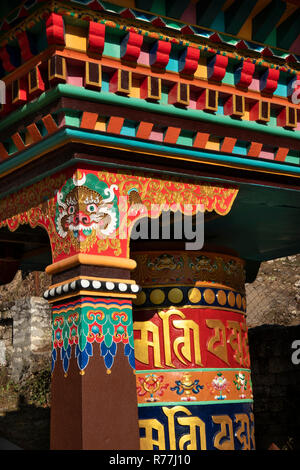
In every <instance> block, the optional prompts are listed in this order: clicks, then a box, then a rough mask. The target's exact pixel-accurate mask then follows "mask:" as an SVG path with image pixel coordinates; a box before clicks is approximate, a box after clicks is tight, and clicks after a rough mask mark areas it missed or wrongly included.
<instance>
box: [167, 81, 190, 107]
mask: <svg viewBox="0 0 300 470" xmlns="http://www.w3.org/2000/svg"><path fill="white" fill-rule="evenodd" d="M168 103H169V104H176V105H180V106H188V105H189V104H190V86H189V85H187V84H185V83H175V85H173V86H172V88H171V89H170V91H169V95H168Z"/></svg>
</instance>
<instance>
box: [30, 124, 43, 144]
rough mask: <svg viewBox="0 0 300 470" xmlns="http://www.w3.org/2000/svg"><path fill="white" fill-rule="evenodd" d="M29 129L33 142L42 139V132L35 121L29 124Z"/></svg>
mask: <svg viewBox="0 0 300 470" xmlns="http://www.w3.org/2000/svg"><path fill="white" fill-rule="evenodd" d="M27 130H28V132H29V134H30V136H31V139H32V141H33V142H38V141H39V140H42V136H41V133H40V131H39V130H38V128H37V126H36V125H35V124H34V123H33V124H30V125H29V126H27Z"/></svg>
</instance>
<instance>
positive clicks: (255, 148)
mask: <svg viewBox="0 0 300 470" xmlns="http://www.w3.org/2000/svg"><path fill="white" fill-rule="evenodd" d="M262 146H263V144H261V143H259V142H251V145H250V148H249V150H248V153H247V156H248V157H258V156H259V154H260V152H261V149H262Z"/></svg>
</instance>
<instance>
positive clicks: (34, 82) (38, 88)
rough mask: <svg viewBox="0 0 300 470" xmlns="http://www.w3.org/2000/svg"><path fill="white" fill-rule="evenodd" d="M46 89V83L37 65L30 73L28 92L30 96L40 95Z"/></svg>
mask: <svg viewBox="0 0 300 470" xmlns="http://www.w3.org/2000/svg"><path fill="white" fill-rule="evenodd" d="M44 91H45V83H44V80H43V78H42V75H41V72H40V69H39V67H38V66H37V65H36V66H35V67H34V68H33V69H31V70H30V72H29V73H28V93H29V95H31V96H30V98H32V97H33V96H38V95H40V94H41V93H43V92H44Z"/></svg>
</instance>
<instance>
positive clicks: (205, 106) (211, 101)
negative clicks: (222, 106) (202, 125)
mask: <svg viewBox="0 0 300 470" xmlns="http://www.w3.org/2000/svg"><path fill="white" fill-rule="evenodd" d="M218 99H219V92H218V91H216V90H210V89H208V88H205V89H204V90H202V91H201V93H200V95H199V97H198V99H197V103H196V108H197V109H202V110H203V111H217V110H218Z"/></svg>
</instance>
